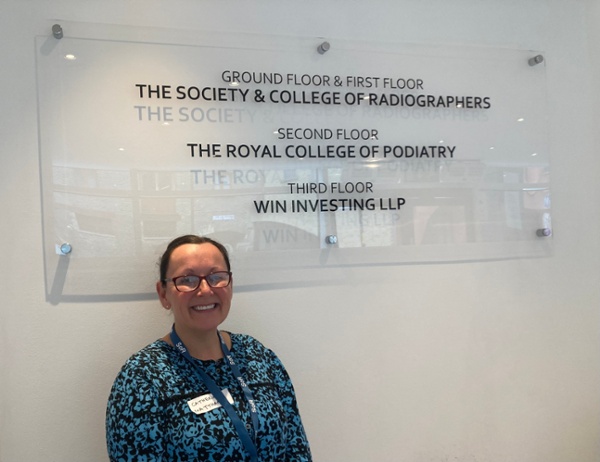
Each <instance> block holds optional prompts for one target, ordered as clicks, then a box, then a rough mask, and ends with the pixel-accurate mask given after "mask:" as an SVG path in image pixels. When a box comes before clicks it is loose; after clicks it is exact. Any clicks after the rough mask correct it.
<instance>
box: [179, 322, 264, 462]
mask: <svg viewBox="0 0 600 462" xmlns="http://www.w3.org/2000/svg"><path fill="white" fill-rule="evenodd" d="M217 333H218V335H219V342H220V343H221V350H222V351H223V356H225V358H227V362H228V363H229V367H230V369H231V372H232V373H233V375H234V376H235V378H236V379H237V381H238V382H239V384H240V386H241V388H242V391H243V392H244V397H245V398H246V401H247V402H248V407H249V409H250V416H251V417H252V426H253V427H254V436H256V434H257V432H258V411H257V409H256V403H255V401H254V396H253V395H252V391H251V390H250V387H248V385H247V384H246V382H245V381H244V379H243V378H242V374H241V373H240V369H239V368H238V366H237V364H236V362H235V361H234V359H233V356H232V355H231V352H230V351H229V348H227V345H225V342H224V341H223V338H222V337H221V333H220V332H217ZM171 342H173V345H174V346H175V348H177V349H178V350H179V352H180V353H181V354H182V355H183V357H184V358H186V359H187V360H188V361H190V362H191V363H192V365H193V366H194V370H195V371H196V372H197V373H198V375H199V376H200V378H201V379H202V381H203V382H204V384H205V385H206V388H208V391H209V392H211V393H212V395H213V397H214V398H215V399H216V400H217V401H218V402H219V404H220V405H221V406H222V407H223V409H225V411H226V412H227V414H228V415H229V418H230V419H231V421H232V422H233V425H234V427H235V429H236V430H237V432H238V435H239V437H240V439H241V440H242V443H243V444H244V447H245V448H246V451H248V453H249V454H250V458H251V460H252V461H253V462H256V461H258V453H257V451H256V445H255V444H254V441H252V437H251V436H250V433H248V430H247V429H246V426H245V425H244V423H243V422H242V420H241V419H240V417H239V416H238V414H237V412H236V411H235V409H234V408H233V406H232V405H231V404H230V403H229V401H227V398H226V397H225V395H224V394H223V392H222V391H221V389H220V388H219V386H218V385H217V384H216V383H215V381H214V380H213V379H212V378H211V377H210V376H209V375H208V374H207V373H206V372H204V370H203V369H202V367H200V366H199V365H198V364H197V363H196V362H195V361H194V358H193V357H192V355H191V354H190V352H189V351H188V350H187V348H186V347H185V345H184V344H183V342H182V341H181V339H180V338H179V336H178V335H177V332H175V324H173V329H172V330H171Z"/></svg>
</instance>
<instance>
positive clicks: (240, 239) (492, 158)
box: [36, 24, 552, 301]
mask: <svg viewBox="0 0 600 462" xmlns="http://www.w3.org/2000/svg"><path fill="white" fill-rule="evenodd" d="M70 31H72V32H73V33H71V34H70ZM36 48H37V73H38V75H37V81H38V95H39V124H40V167H41V172H42V199H43V226H44V249H45V263H46V285H47V293H48V297H49V298H50V299H51V300H54V301H59V300H69V299H81V300H86V299H93V298H94V297H99V298H102V297H107V298H113V299H123V298H143V297H149V296H150V294H151V293H152V291H153V290H154V289H153V288H154V281H155V279H156V274H157V270H156V260H157V259H158V257H159V255H160V253H161V252H162V250H163V249H164V247H165V245H166V243H167V242H168V241H169V240H170V239H172V238H173V237H175V236H177V235H180V234H187V233H195V234H201V235H209V236H211V237H214V238H216V239H218V240H220V241H222V242H223V243H224V244H226V245H227V247H228V248H229V249H230V252H231V255H232V261H233V264H234V271H235V273H236V284H237V285H238V289H240V288H241V289H242V290H244V289H247V290H250V288H252V287H254V288H256V287H262V288H269V287H275V286H281V285H286V284H292V285H298V284H299V285H308V284H313V283H315V282H317V281H320V282H322V281H327V280H328V278H330V277H331V278H334V279H336V278H337V279H340V277H341V276H340V275H341V274H342V273H341V272H340V269H343V268H347V267H351V266H358V265H361V266H370V265H397V264H406V263H431V262H453V261H473V260H488V259H503V258H521V257H543V256H547V255H549V254H550V252H551V240H552V239H551V236H550V234H551V231H550V230H551V221H550V215H551V213H550V171H549V159H548V149H547V140H546V129H547V123H546V111H545V106H546V89H545V65H544V63H543V62H542V63H540V64H536V63H535V62H532V61H531V59H532V57H534V56H536V55H539V53H537V52H530V51H524V50H505V49H490V48H465V47H455V46H437V47H431V46H424V45H415V44H390V43H359V42H351V41H347V40H334V39H329V40H328V41H326V40H324V39H319V38H304V37H303V38H297V37H274V36H244V35H239V36H236V35H231V34H229V35H226V36H214V34H213V35H212V36H210V37H208V36H206V35H202V36H201V35H199V34H197V33H192V32H190V31H170V30H169V31H167V30H154V29H136V28H125V27H117V26H94V27H86V26H85V25H81V24H71V25H65V34H64V37H63V38H61V39H56V38H54V37H52V36H48V37H38V38H37V40H36ZM336 272H337V273H336ZM336 274H337V276H336ZM238 275H239V276H238Z"/></svg>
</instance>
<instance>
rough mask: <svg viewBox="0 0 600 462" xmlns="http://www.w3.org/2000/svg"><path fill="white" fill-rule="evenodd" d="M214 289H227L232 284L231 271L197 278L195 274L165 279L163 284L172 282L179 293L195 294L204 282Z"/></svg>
mask: <svg viewBox="0 0 600 462" xmlns="http://www.w3.org/2000/svg"><path fill="white" fill-rule="evenodd" d="M203 280H204V281H206V283H207V284H208V285H209V286H210V287H212V288H213V289H221V288H223V287H227V286H228V285H229V284H230V283H231V272H230V271H215V272H214V273H210V274H207V275H206V276H196V275H194V274H188V275H186V276H177V277H174V278H172V279H165V280H164V281H163V283H165V284H166V283H167V282H172V283H173V284H175V288H176V289H177V290H178V291H179V292H193V291H194V290H196V289H197V288H198V287H200V284H201V283H202V281H203Z"/></svg>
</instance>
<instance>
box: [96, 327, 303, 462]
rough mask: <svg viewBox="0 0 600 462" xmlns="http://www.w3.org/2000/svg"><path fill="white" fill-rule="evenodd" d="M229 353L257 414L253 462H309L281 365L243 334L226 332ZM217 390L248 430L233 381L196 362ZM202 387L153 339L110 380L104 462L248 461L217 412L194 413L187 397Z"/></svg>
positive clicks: (211, 364) (224, 368) (213, 364)
mask: <svg viewBox="0 0 600 462" xmlns="http://www.w3.org/2000/svg"><path fill="white" fill-rule="evenodd" d="M231 343H232V347H231V354H232V355H233V357H234V358H235V361H236V363H237V364H238V367H239V368H240V371H241V373H242V377H243V378H244V380H245V381H246V383H247V384H248V385H249V387H250V389H251V390H252V393H253V395H254V399H255V401H256V406H257V408H258V412H259V428H258V433H257V437H256V446H257V451H258V458H259V461H260V462H284V461H289V462H310V461H312V457H311V453H310V448H309V444H308V441H307V439H306V434H305V432H304V427H303V426H302V421H301V419H300V414H299V413H298V407H297V404H296V396H295V393H294V388H293V386H292V382H291V381H290V378H289V376H288V374H287V372H286V370H285V368H284V367H283V364H282V363H281V361H280V360H279V358H277V356H276V355H275V353H273V352H272V351H271V350H269V349H268V348H265V347H264V346H263V345H262V344H261V343H260V342H258V341H257V340H255V339H254V338H252V337H250V336H248V335H241V334H231ZM195 361H196V362H197V365H198V366H200V367H203V368H204V370H205V372H206V373H208V375H209V376H210V377H212V378H213V380H214V381H215V382H216V383H217V385H218V386H219V387H220V388H221V389H225V388H226V389H228V390H229V392H230V394H231V396H232V398H233V400H234V404H233V406H234V408H235V410H236V411H237V413H238V415H239V416H240V418H241V419H242V422H244V423H245V424H246V426H247V428H251V425H252V420H251V416H250V412H249V410H248V404H247V401H246V400H245V399H244V395H243V392H242V390H241V387H240V385H239V382H238V381H237V380H236V379H235V377H234V375H233V373H232V372H231V370H230V368H229V366H228V365H227V364H226V362H225V361H224V360H223V359H220V360H218V361H201V360H195ZM208 393H209V392H208V389H207V388H206V386H205V385H204V383H203V382H202V380H201V379H200V378H199V377H198V375H197V373H196V372H195V371H194V370H193V365H192V364H191V363H190V362H188V361H187V360H186V359H185V358H184V357H183V356H182V355H181V354H180V353H179V352H178V351H177V350H176V349H175V348H174V347H172V346H171V345H169V344H168V343H166V342H164V341H163V340H157V341H156V342H154V343H152V344H150V345H148V346H147V347H145V348H143V349H142V350H140V351H139V352H138V353H136V354H134V355H133V356H132V357H131V358H129V360H128V361H127V362H126V363H125V365H124V366H123V368H122V369H121V372H120V373H119V375H118V376H117V378H116V379H115V382H114V384H113V387H112V390H111V393H110V397H109V399H108V406H107V411H106V440H107V446H108V454H109V458H110V460H111V461H113V462H116V461H119V462H121V461H135V462H151V461H169V462H175V461H201V462H244V461H249V460H250V457H249V455H248V454H247V452H246V450H245V448H244V445H243V444H242V441H241V439H240V438H239V436H238V434H237V431H236V429H235V427H234V426H233V423H232V421H231V419H230V418H229V416H228V415H227V413H226V412H225V410H224V409H223V408H221V407H219V408H217V409H212V410H210V411H208V412H204V413H194V412H193V411H192V409H191V407H190V405H189V404H188V402H189V401H190V400H193V399H194V398H197V397H199V396H202V395H206V394H208Z"/></svg>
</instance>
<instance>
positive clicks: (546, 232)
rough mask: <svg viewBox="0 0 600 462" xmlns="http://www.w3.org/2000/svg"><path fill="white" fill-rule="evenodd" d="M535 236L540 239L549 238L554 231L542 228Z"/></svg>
mask: <svg viewBox="0 0 600 462" xmlns="http://www.w3.org/2000/svg"><path fill="white" fill-rule="evenodd" d="M535 234H536V235H537V236H538V237H548V236H550V235H552V230H551V229H550V228H540V229H538V230H537V231H536V232H535Z"/></svg>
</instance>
